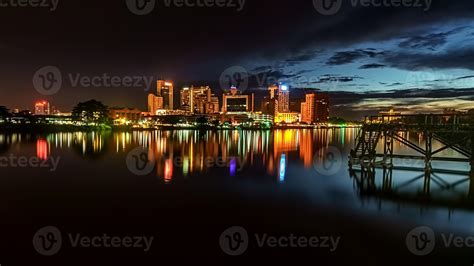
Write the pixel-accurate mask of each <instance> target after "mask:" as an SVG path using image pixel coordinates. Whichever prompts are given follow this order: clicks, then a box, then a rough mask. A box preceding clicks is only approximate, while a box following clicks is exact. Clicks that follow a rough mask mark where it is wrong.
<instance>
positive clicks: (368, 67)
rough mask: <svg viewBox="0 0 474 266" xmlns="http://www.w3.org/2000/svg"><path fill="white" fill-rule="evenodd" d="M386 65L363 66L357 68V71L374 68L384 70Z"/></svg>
mask: <svg viewBox="0 0 474 266" xmlns="http://www.w3.org/2000/svg"><path fill="white" fill-rule="evenodd" d="M384 67H386V65H382V64H365V65H362V66H360V67H359V69H376V68H384Z"/></svg>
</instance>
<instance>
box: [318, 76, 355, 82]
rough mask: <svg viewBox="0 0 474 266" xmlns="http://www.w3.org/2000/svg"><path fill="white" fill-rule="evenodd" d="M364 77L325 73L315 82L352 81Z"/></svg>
mask: <svg viewBox="0 0 474 266" xmlns="http://www.w3.org/2000/svg"><path fill="white" fill-rule="evenodd" d="M360 79H363V78H362V77H359V76H340V75H324V76H321V77H319V80H318V81H316V82H314V84H321V83H331V82H343V83H344V82H352V81H354V80H360Z"/></svg>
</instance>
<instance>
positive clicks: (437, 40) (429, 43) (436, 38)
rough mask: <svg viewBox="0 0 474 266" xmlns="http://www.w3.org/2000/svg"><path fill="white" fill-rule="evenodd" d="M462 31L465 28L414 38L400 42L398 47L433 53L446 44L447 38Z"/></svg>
mask: <svg viewBox="0 0 474 266" xmlns="http://www.w3.org/2000/svg"><path fill="white" fill-rule="evenodd" d="M464 29H465V27H460V28H456V29H454V30H451V31H447V32H441V33H431V34H426V35H419V36H414V37H411V38H409V39H406V40H405V41H403V42H401V43H400V44H399V46H400V47H401V48H410V49H429V50H432V51H434V50H435V49H436V48H438V47H440V46H442V45H444V44H446V43H447V38H448V37H449V36H451V35H453V34H456V33H459V32H461V31H462V30H464Z"/></svg>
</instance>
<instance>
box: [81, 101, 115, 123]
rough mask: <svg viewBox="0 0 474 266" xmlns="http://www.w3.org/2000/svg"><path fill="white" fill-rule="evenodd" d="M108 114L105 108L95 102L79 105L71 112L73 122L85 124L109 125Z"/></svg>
mask: <svg viewBox="0 0 474 266" xmlns="http://www.w3.org/2000/svg"><path fill="white" fill-rule="evenodd" d="M108 113H109V111H108V108H107V106H105V105H104V104H103V103H101V102H99V101H96V100H90V101H87V102H83V103H79V104H78V105H76V106H75V107H74V109H73V110H72V116H73V118H74V119H75V120H77V121H82V122H85V123H87V124H107V123H109V119H108Z"/></svg>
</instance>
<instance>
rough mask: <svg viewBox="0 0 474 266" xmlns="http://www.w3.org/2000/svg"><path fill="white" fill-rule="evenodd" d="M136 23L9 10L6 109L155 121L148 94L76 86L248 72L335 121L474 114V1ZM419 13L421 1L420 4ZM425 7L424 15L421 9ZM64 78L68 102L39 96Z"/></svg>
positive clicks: (191, 80) (4, 49)
mask: <svg viewBox="0 0 474 266" xmlns="http://www.w3.org/2000/svg"><path fill="white" fill-rule="evenodd" d="M156 1H157V6H156V7H155V9H154V10H153V11H152V12H151V13H150V14H148V15H142V16H139V15H135V14H133V13H132V12H131V11H130V10H129V9H128V8H127V4H126V1H125V0H115V1H97V0H81V1H61V0H59V5H58V6H57V9H56V10H55V11H50V10H49V8H32V7H22V8H19V7H16V8H15V7H0V23H1V25H2V26H1V28H0V33H1V34H0V60H1V61H0V62H1V63H0V66H1V68H0V70H1V71H0V105H6V106H7V107H9V108H10V109H13V108H20V109H31V108H32V105H33V103H34V102H35V101H36V100H39V99H45V100H49V101H50V102H51V103H52V104H53V105H55V106H56V107H57V108H59V109H60V110H62V111H70V110H71V109H72V107H73V106H74V105H75V104H76V103H78V102H80V101H85V100H89V99H92V98H95V99H98V100H101V101H103V102H104V103H105V104H106V105H108V106H127V107H138V108H141V109H143V110H145V109H146V96H147V93H148V92H147V91H146V88H145V86H112V87H106V86H92V87H87V86H86V87H84V86H81V85H75V86H74V85H73V84H71V82H70V81H69V76H71V77H77V76H78V75H79V76H88V77H94V76H103V74H104V73H107V74H108V75H110V76H119V77H125V76H131V77H134V76H145V77H153V78H164V79H168V80H173V81H175V83H176V85H177V87H178V88H180V87H181V86H185V85H191V84H196V85H204V84H209V85H211V86H212V87H213V88H214V89H215V90H216V91H217V94H219V93H220V90H221V88H220V86H219V84H220V83H219V78H220V76H221V74H222V73H223V72H224V71H225V70H226V69H228V68H230V67H233V66H239V67H243V68H244V69H246V70H247V71H248V73H249V75H251V76H252V77H251V81H250V86H249V88H248V90H251V91H257V92H258V91H260V92H261V93H264V90H265V88H264V87H266V86H267V83H268V82H273V81H282V82H286V83H288V84H289V85H290V86H291V89H292V90H294V91H295V94H298V92H300V91H302V89H311V88H312V89H321V90H323V91H328V92H330V94H331V101H332V115H340V116H344V117H347V118H357V117H360V116H361V115H363V114H365V113H373V112H377V111H378V110H385V109H388V108H390V107H395V108H396V109H397V110H400V111H410V112H439V111H442V110H443V109H444V108H456V109H460V110H467V109H470V108H474V90H473V89H472V88H473V87H474V85H473V84H474V29H473V26H474V1H472V0H455V1H447V0H444V1H443V0H433V3H432V4H431V6H430V8H429V10H427V8H425V7H419V8H417V7H410V8H408V7H361V6H359V7H352V6H351V1H348V0H347V1H346V0H343V4H342V8H341V9H340V11H339V12H338V13H337V14H334V15H322V14H320V13H319V12H318V11H317V10H316V8H315V7H314V3H313V1H311V0H301V1H295V0H286V1H275V0H247V2H246V3H245V5H244V7H243V9H242V10H241V11H239V10H237V8H236V7H235V8H218V7H214V8H197V7H194V8H191V7H166V6H165V4H164V3H165V2H164V1H163V0H156ZM417 2H418V1H417ZM420 3H424V1H423V2H421V1H420ZM44 66H56V67H58V68H59V69H60V71H61V73H62V76H63V86H62V88H61V90H60V91H59V92H58V93H56V94H54V95H51V96H45V95H42V94H40V93H38V92H37V90H35V88H34V86H33V84H32V83H33V82H32V78H33V76H34V74H35V73H36V71H37V70H38V69H41V68H42V67H44Z"/></svg>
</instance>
